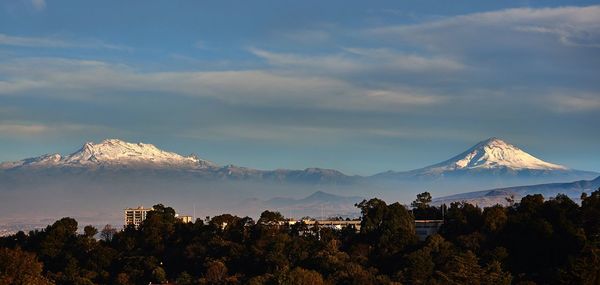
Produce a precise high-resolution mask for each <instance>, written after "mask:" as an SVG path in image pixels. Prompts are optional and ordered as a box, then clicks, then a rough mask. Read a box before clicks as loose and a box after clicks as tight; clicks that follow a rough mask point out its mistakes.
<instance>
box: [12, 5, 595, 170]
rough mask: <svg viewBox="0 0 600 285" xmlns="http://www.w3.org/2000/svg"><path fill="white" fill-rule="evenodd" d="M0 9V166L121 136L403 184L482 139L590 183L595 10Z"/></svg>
mask: <svg viewBox="0 0 600 285" xmlns="http://www.w3.org/2000/svg"><path fill="white" fill-rule="evenodd" d="M373 2H375V1H347V0H344V1H325V2H324V1H281V0H273V1H210V2H209V1H206V2H204V1H127V3H124V1H121V0H115V1H109V0H104V1H95V2H90V1H80V0H60V1H58V0H10V1H2V2H1V3H0V161H7V160H16V159H21V158H24V157H31V156H36V155H40V154H44V153H50V152H59V153H70V152H73V151H75V150H77V149H78V148H79V147H80V146H81V145H82V144H83V143H84V142H86V141H95V142H98V141H101V140H102V139H104V138H121V139H124V140H127V141H133V142H139V141H142V142H147V143H153V144H156V145H157V146H158V147H160V148H163V149H167V150H171V151H175V152H178V153H181V154H189V153H197V154H198V155H199V156H201V157H203V158H206V159H210V160H213V161H215V162H217V163H219V164H230V163H231V164H237V165H243V166H251V167H256V168H262V169H273V168H305V167H312V166H319V167H327V168H336V169H339V170H342V171H344V172H346V173H349V174H373V173H376V172H380V171H385V170H389V169H393V170H408V169H413V168H417V167H422V166H425V165H428V164H431V163H435V162H439V161H441V160H445V159H447V158H449V157H450V156H452V155H455V154H457V153H458V152H461V151H463V150H465V149H466V148H468V147H470V146H471V145H473V144H475V143H476V142H478V141H481V140H484V139H486V138H488V137H492V136H497V137H501V138H504V139H505V140H507V141H509V142H512V143H514V144H516V145H518V146H520V147H522V148H523V149H525V150H526V151H528V152H530V153H532V154H533V155H536V156H538V157H540V158H542V159H544V160H547V161H551V162H555V163H560V164H565V165H567V166H570V167H573V168H578V169H584V170H595V171H600V159H599V158H600V143H599V142H600V5H598V4H596V3H594V2H598V1H494V2H491V1H443V2H440V1H425V0H417V1H378V2H377V3H373Z"/></svg>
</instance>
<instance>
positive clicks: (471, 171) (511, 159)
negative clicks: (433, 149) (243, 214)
mask: <svg viewBox="0 0 600 285" xmlns="http://www.w3.org/2000/svg"><path fill="white" fill-rule="evenodd" d="M554 175H558V176H573V175H574V176H579V175H584V176H586V177H587V178H589V177H591V176H594V175H596V173H593V172H586V171H579V170H573V169H570V168H568V167H566V166H563V165H558V164H554V163H550V162H546V161H543V160H541V159H539V158H536V157H534V156H533V155H531V154H529V153H527V152H525V151H523V150H522V149H520V148H519V147H517V146H515V145H513V144H510V143H508V142H506V141H504V140H502V139H499V138H496V137H493V138H489V139H487V140H484V141H481V142H479V143H477V144H476V145H474V146H473V147H471V148H469V149H468V150H466V151H465V152H462V153H461V154H459V155H456V156H454V157H452V158H450V159H448V160H446V161H443V162H441V163H437V164H434V165H431V166H427V167H424V168H420V169H416V170H411V171H406V172H393V171H388V172H384V173H380V174H378V175H376V176H377V177H383V178H421V179H427V178H433V179H439V178H448V177H464V176H470V177H473V176H479V177H485V176H498V177H511V176H512V177H521V178H524V177H528V176H534V177H542V176H554Z"/></svg>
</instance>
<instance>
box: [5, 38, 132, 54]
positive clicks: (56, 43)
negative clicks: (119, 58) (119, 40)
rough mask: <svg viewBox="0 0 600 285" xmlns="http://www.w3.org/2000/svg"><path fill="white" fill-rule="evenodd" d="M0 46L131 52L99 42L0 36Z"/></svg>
mask: <svg viewBox="0 0 600 285" xmlns="http://www.w3.org/2000/svg"><path fill="white" fill-rule="evenodd" d="M0 45H4V46H16V47H30V48H89V49H107V50H120V51H131V50H132V48H130V47H126V46H122V45H114V44H108V43H105V42H102V41H99V40H67V39H61V38H56V37H22V36H12V35H7V34H0Z"/></svg>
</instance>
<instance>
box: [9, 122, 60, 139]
mask: <svg viewBox="0 0 600 285" xmlns="http://www.w3.org/2000/svg"><path fill="white" fill-rule="evenodd" d="M46 131H48V127H46V126H44V125H39V124H10V123H0V133H2V134H5V135H11V136H14V135H37V134H40V133H44V132H46Z"/></svg>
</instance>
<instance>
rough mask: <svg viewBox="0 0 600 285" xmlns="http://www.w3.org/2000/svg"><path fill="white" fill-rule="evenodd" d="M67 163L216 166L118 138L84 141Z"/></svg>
mask: <svg viewBox="0 0 600 285" xmlns="http://www.w3.org/2000/svg"><path fill="white" fill-rule="evenodd" d="M63 162H64V163H65V164H68V165H73V164H75V165H77V164H79V165H88V164H142V165H143V164H149V165H164V166H195V165H196V166H201V167H208V166H216V165H215V164H214V163H212V162H210V161H206V160H202V159H199V158H198V157H196V156H181V155H179V154H176V153H173V152H168V151H164V150H161V149H159V148H157V147H156V146H154V145H152V144H145V143H141V142H140V143H129V142H125V141H122V140H119V139H106V140H104V141H102V142H100V143H98V144H94V143H93V142H86V143H85V144H84V145H83V147H82V148H81V149H80V150H79V151H77V152H75V153H73V154H71V155H69V156H67V157H66V158H65V159H64V161H63Z"/></svg>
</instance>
